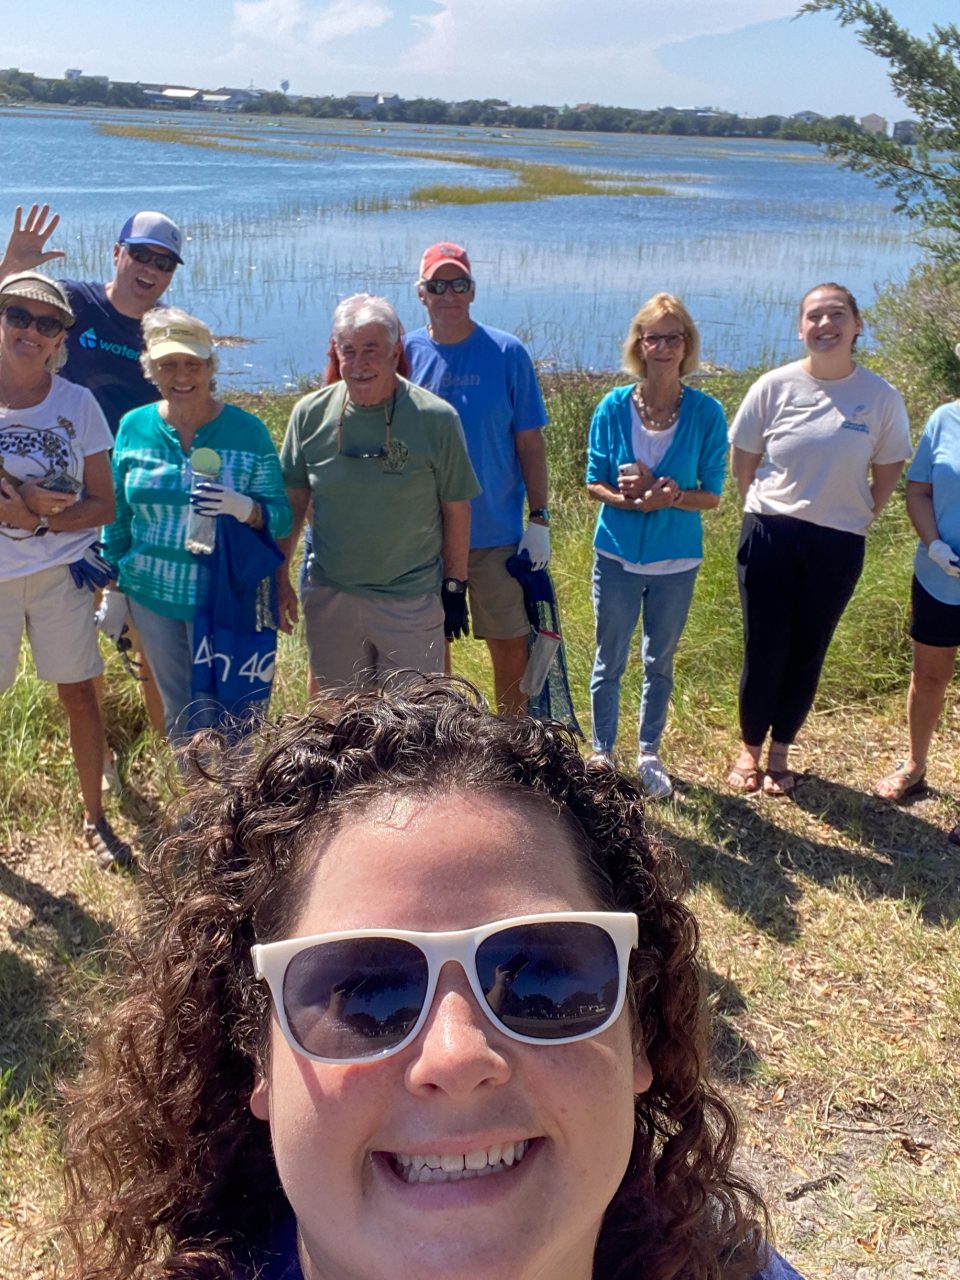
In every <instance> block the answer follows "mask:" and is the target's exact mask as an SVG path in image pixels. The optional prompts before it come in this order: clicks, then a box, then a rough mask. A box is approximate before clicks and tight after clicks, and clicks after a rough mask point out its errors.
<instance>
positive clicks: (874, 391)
mask: <svg viewBox="0 0 960 1280" xmlns="http://www.w3.org/2000/svg"><path fill="white" fill-rule="evenodd" d="M862 332H863V321H862V320H861V318H860V311H859V309H858V307H857V302H856V299H855V298H854V296H853V294H852V293H851V292H850V290H849V289H846V288H844V287H843V286H842V285H839V284H834V283H829V284H819V285H816V286H815V287H814V288H813V289H811V290H810V291H809V292H808V293H806V294H805V295H804V297H803V300H802V301H801V303H800V331H799V335H798V336H799V338H800V341H801V342H803V344H804V346H805V347H806V349H807V354H806V356H805V357H804V358H803V359H802V360H798V361H795V362H794V363H792V364H788V365H784V366H783V368H780V369H773V370H772V371H771V372H770V373H766V374H764V375H763V377H762V378H759V379H758V380H757V381H756V382H755V383H754V384H753V386H752V387H751V388H750V390H749V391H748V392H747V394H746V396H745V398H744V401H743V404H741V406H740V408H739V410H738V411H737V415H736V417H735V418H734V420H733V425H732V426H731V428H730V443H731V445H732V446H733V458H732V470H733V475H734V478H735V480H736V482H737V488H738V490H739V492H740V495H741V497H743V498H745V499H746V502H745V510H744V517H743V527H742V529H741V534H740V546H739V549H738V551H737V577H738V580H739V584H740V602H741V606H742V609H743V632H744V660H743V671H742V674H741V677H740V732H741V737H742V745H741V749H740V754H739V755H738V756H737V758H736V760H735V761H734V763H733V765H732V767H731V769H730V773H729V776H728V778H727V785H728V786H729V787H731V788H732V789H733V790H735V791H745V792H753V791H759V790H760V789H761V788H762V790H763V792H764V794H765V795H769V796H786V795H790V794H791V793H792V792H793V790H794V788H795V786H796V777H795V775H794V772H793V770H792V769H791V767H790V760H789V751H790V747H791V745H792V744H793V742H794V739H795V738H796V736H797V734H798V733H799V731H800V729H801V728H802V726H803V723H804V721H805V720H806V718H807V715H808V714H809V712H810V708H811V707H812V706H813V700H814V697H815V696H816V692H817V684H818V683H819V680H820V672H821V670H822V668H823V663H824V659H825V658H826V655H827V649H828V647H829V645H830V640H831V639H832V637H833V633H834V630H835V628H836V626H837V623H838V622H839V621H840V617H841V615H842V614H843V611H844V609H845V608H846V606H847V603H848V601H849V600H850V597H851V596H852V595H853V591H854V588H855V587H856V585H857V581H858V580H859V577H860V574H861V571H862V569H863V559H864V551H865V545H866V533H867V529H868V528H869V527H870V525H871V524H872V523H873V521H874V520H875V519H876V518H877V516H878V515H879V514H880V512H881V511H882V510H883V508H884V506H885V505H886V503H887V502H888V500H889V498H890V495H891V494H892V493H893V491H894V489H895V488H896V485H897V481H898V480H899V478H900V473H901V472H902V471H903V466H904V463H905V462H906V460H907V459H908V458H909V457H910V454H911V445H910V428H909V423H908V421H907V411H906V407H905V406H904V403H903V397H902V396H901V395H900V393H899V391H896V390H895V389H894V388H893V387H891V386H890V384H889V383H888V382H886V381H884V379H883V378H881V377H880V376H879V375H878V374H876V373H872V372H871V371H870V370H869V369H864V368H863V366H862V365H858V364H857V362H856V361H855V360H854V350H855V347H856V344H857V339H858V338H859V336H860V334H861V333H862ZM768 734H769V735H770V745H769V748H768V751H767V761H766V770H765V772H763V773H762V772H761V768H760V756H761V753H762V751H763V746H764V742H765V741H766V739H767V735H768Z"/></svg>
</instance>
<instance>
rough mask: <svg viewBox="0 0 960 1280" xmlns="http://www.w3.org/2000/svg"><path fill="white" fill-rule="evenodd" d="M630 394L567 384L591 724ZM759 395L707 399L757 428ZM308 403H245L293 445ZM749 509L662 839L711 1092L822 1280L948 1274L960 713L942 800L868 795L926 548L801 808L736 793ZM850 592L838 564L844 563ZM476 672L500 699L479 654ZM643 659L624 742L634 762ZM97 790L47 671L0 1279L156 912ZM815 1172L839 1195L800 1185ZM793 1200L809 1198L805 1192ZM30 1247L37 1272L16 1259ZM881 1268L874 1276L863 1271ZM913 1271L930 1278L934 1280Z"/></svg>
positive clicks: (7, 714) (873, 553) (19, 747)
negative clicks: (101, 845) (291, 433)
mask: <svg viewBox="0 0 960 1280" xmlns="http://www.w3.org/2000/svg"><path fill="white" fill-rule="evenodd" d="M615 380H616V379H615V378H614V376H613V375H611V376H610V377H601V376H597V375H591V376H589V377H587V376H583V377H580V376H577V375H564V376H562V377H555V378H548V379H546V385H547V388H548V392H549V395H548V402H549V409H550V416H551V427H550V430H549V433H548V441H549V454H550V465H551V474H552V481H553V490H554V495H553V500H552V502H551V506H552V508H553V510H554V512H555V518H554V534H553V537H554V548H555V554H554V560H553V565H552V569H553V575H554V580H555V582H556V585H557V590H558V594H559V598H560V603H561V607H562V611H563V620H564V630H565V636H566V642H567V652H568V659H569V665H570V670H571V674H572V682H573V692H574V699H575V703H576V706H577V709H578V712H579V715H580V718H581V721H582V722H583V724H584V726H585V727H586V726H587V725H588V720H589V714H588V712H589V700H588V694H587V684H588V680H589V673H590V666H591V662H592V658H593V621H592V612H591V605H590V590H589V584H590V567H591V559H592V552H591V532H592V525H593V520H594V518H595V515H596V508H595V507H594V506H593V504H591V503H590V502H589V500H588V499H587V498H586V496H585V492H584V489H583V485H582V475H583V459H584V453H585V446H586V438H587V429H588V425H589V420H590V414H591V412H592V409H593V407H594V405H595V404H596V402H597V400H598V399H599V398H600V395H601V394H602V393H603V391H604V390H605V389H606V387H607V386H609V385H612V384H613V382H614V381H615ZM749 380H750V379H749V377H748V376H746V375H743V376H733V375H728V376H724V377H718V378H711V379H708V380H706V381H705V382H704V385H705V386H706V387H707V389H709V390H711V391H712V392H713V393H714V394H716V395H718V397H719V398H720V399H721V400H722V401H723V403H724V404H725V407H726V408H727V411H728V413H729V412H732V410H733V409H734V408H735V407H736V405H737V403H738V401H739V398H740V396H741V394H742V392H743V390H744V389H745V387H746V385H747V383H748V382H749ZM294 399H295V397H293V396H272V395H261V396H248V397H244V398H243V403H244V405H245V407H247V408H250V409H252V410H253V411H254V412H257V413H259V414H260V416H262V417H263V418H264V420H265V421H266V422H267V423H268V425H269V427H270V429H271V431H272V432H273V434H274V436H275V437H276V438H279V437H280V436H281V434H282V432H283V429H284V426H285V424H286V420H287V417H288V416H289V411H290V408H291V406H292V403H293V401H294ZM739 507H740V504H739V503H738V502H737V501H736V499H735V497H734V495H733V494H732V492H729V491H728V492H727V494H726V495H725V497H724V502H723V503H722V505H721V507H720V509H719V510H718V511H716V512H714V513H710V514H709V515H708V517H707V519H706V522H705V524H706V536H705V545H706V559H705V562H704V566H703V569H702V571H701V574H700V577H699V581H698V585H697V591H696V597H695V602H694V607H693V610H692V613H691V617H690V621H689V623H688V625H687V628H686V632H685V635H684V639H683V642H682V644H681V648H680V653H679V655H678V663H677V686H676V691H675V697H674V703H673V713H672V718H671V723H670V725H669V727H668V731H667V736H666V739H665V742H664V755H665V758H666V761H667V763H668V765H669V767H670V768H671V771H672V772H673V773H674V774H675V775H676V776H677V777H678V778H679V780H680V781H679V785H678V788H677V792H676V794H675V797H674V798H673V799H672V800H671V801H669V802H667V803H664V804H661V805H655V806H651V808H650V822H651V825H652V826H653V828H654V829H655V830H656V831H657V832H658V833H659V834H660V835H661V836H662V838H663V839H665V840H667V841H669V842H670V843H671V844H673V845H675V846H676V847H677V848H678V850H679V851H680V853H681V855H682V856H683V858H684V860H685V862H686V864H687V866H688V868H689V872H690V879H691V891H690V896H691V902H692V904H693V906H694V908H695V910H696V912H697V915H698V918H699V920H700V922H701V927H702V931H703V938H704V950H705V959H706V962H707V966H708V976H709V984H710V991H711V1003H712V1007H713V1010H714V1026H715V1050H714V1071H715V1074H716V1076H717V1078H718V1080H719V1082H720V1083H721V1085H722V1086H723V1087H724V1088H725V1090H726V1091H727V1092H728V1093H730V1094H731V1095H732V1096H733V1098H734V1100H735V1102H736V1104H737V1106H738V1107H739V1109H740V1112H741V1114H742V1116H743V1118H744V1152H745V1155H746V1158H747V1161H748V1164H749V1166H750V1168H751V1169H752V1170H753V1171H754V1173H755V1175H756V1177H757V1178H758V1179H759V1180H760V1181H761V1183H762V1184H763V1186H764V1189H765V1192H766V1194H767V1196H768V1198H769V1200H770V1203H771V1205H772V1208H773V1212H774V1221H775V1224H776V1228H777V1235H778V1240H779V1241H780V1243H781V1245H782V1247H783V1249H784V1251H785V1252H786V1253H787V1254H788V1255H789V1256H790V1257H791V1258H792V1259H793V1261H794V1262H795V1264H796V1265H797V1266H798V1268H799V1269H800V1270H801V1271H802V1272H803V1273H804V1274H805V1275H807V1276H808V1277H809V1278H811V1280H812V1278H813V1277H831V1280H853V1277H859V1276H860V1275H861V1274H862V1275H864V1276H868V1275H869V1276H870V1277H871V1278H872V1277H878V1278H881V1280H887V1278H889V1280H902V1277H905V1276H909V1275H914V1274H919V1275H926V1276H934V1275H935V1276H938V1277H940V1276H951V1275H954V1274H955V1271H952V1270H951V1268H952V1267H954V1264H955V1260H956V1239H957V1238H958V1235H960V1213H958V1205H960V1160H958V1152H960V1114H958V1111H960V1102H958V1099H960V1073H958V1069H957V1063H958V1062H960V1031H958V1028H960V930H958V925H957V920H958V918H960V877H958V875H957V866H958V861H960V859H958V857H957V854H956V852H955V851H952V850H951V849H950V847H949V846H948V845H947V844H946V842H945V840H944V836H943V832H944V830H945V828H946V827H948V826H949V825H952V824H953V822H955V821H956V820H957V818H958V816H960V804H958V798H960V753H958V751H957V745H956V744H957V741H958V732H957V731H958V729H960V704H958V700H957V698H956V696H955V694H954V695H952V696H951V698H950V701H949V705H948V708H947V711H946V714H945V718H944V723H943V724H942V726H941V730H940V733H939V735H938V738H937V740H936V743H935V748H934V755H933V758H932V761H931V771H930V778H931V782H932V784H933V787H934V790H933V791H932V792H931V793H930V794H929V795H928V796H927V797H925V798H924V799H922V800H921V801H920V802H919V803H917V804H915V805H912V806H911V807H909V808H906V809H903V810H896V809H893V808H892V807H890V806H888V805H885V804H882V803H880V802H878V801H874V800H872V799H871V798H870V796H869V794H868V792H869V787H870V784H871V782H872V781H873V780H874V779H875V778H876V777H878V776H879V774H880V773H881V772H883V771H885V770H886V769H887V768H888V767H889V766H890V765H891V764H892V763H893V762H894V761H895V760H896V759H897V758H899V755H900V754H901V753H902V750H903V747H904V744H905V737H906V731H905V724H904V692H905V687H906V681H907V677H908V672H909V650H908V642H907V639H906V633H905V617H906V600H907V594H908V588H909V580H910V560H911V556H912V549H913V536H912V534H911V532H910V529H909V526H908V524H907V521H906V517H905V515H904V510H903V501H902V494H898V495H897V496H895V497H894V499H893V501H892V502H891V504H890V507H889V509H888V511H887V512H885V513H884V515H883V517H882V519H881V520H880V522H879V523H878V526H877V528H875V529H874V530H872V531H871V534H870V538H869V544H868V554H867V565H866V570H865V572H864V576H863V579H862V581H861V583H860V585H859V587H858V590H857V593H856V595H855V597H854V600H853V602H852V603H851V605H850V608H849V609H848V610H847V613H846V615H845V617H844V619H843V621H842V623H841V625H840V628H839V629H838V632H837V636H836V638H835V641H834V644H833V646H832V648H831V652H830V655H829V658H828V661H827V666H826V669H825V672H824V678H823V682H822V686H821V694H820V698H819V700H818V706H817V710H816V711H815V713H814V715H813V716H812V718H811V720H810V722H809V723H808V725H807V727H806V729H805V731H804V734H803V736H802V739H801V742H800V746H799V751H798V760H799V763H800V765H801V767H802V768H804V769H805V770H806V771H807V777H806V779H805V780H804V781H803V782H802V784H801V787H800V789H799V792H798V796H797V801H796V803H789V802H781V803H776V802H770V801H766V800H763V799H761V798H759V797H753V798H747V797H743V796H738V795H731V794H730V793H728V792H727V791H726V789H725V787H724V785H723V779H724V776H725V773H726V767H727V764H728V762H729V760H730V758H731V755H732V753H733V751H734V750H735V747H736V729H735V725H736V686H737V678H738V674H739V662H740V654H741V638H740V616H739V609H738V605H737V598H736V582H735V576H734V571H733V563H734V560H733V557H734V549H735V546H736V538H737V528H738V525H739V519H740V517H739ZM825 571H828V567H827V568H826V569H825ZM454 665H455V669H456V670H457V671H458V672H460V673H462V674H464V675H467V676H468V677H469V678H470V679H472V680H473V681H474V682H475V683H477V684H478V685H479V686H480V687H481V688H482V689H484V690H485V691H486V692H487V693H488V694H489V693H490V691H491V680H490V670H489V664H488V662H487V659H486V655H485V651H484V648H483V646H482V645H480V644H478V643H474V642H461V643H458V644H457V645H456V646H455V647H454ZM305 688H306V663H305V658H304V649H303V641H302V636H300V635H295V636H294V637H292V638H291V639H287V638H283V640H282V643H281V652H280V660H279V663H278V677H277V687H276V693H275V702H274V706H275V708H276V709H278V710H286V709H295V708H299V707H302V706H303V701H304V693H305ZM106 691H107V692H106V702H105V707H106V718H107V723H108V731H109V734H110V737H111V739H112V740H113V742H114V743H115V745H116V746H117V748H118V750H119V754H120V758H121V765H122V767H123V769H124V771H125V773H126V775H127V777H128V778H129V780H130V783H131V787H130V795H129V796H128V799H127V801H126V802H125V805H124V806H123V807H121V808H120V809H119V810H115V812H116V813H117V814H118V822H119V824H120V825H121V827H122V829H123V830H124V831H125V832H126V833H127V834H128V835H129V836H130V837H131V838H133V839H134V840H136V841H138V842H140V843H146V842H149V840H150V839H151V838H152V837H153V832H154V830H155V826H156V822H157V818H158V813H159V812H161V811H162V809H163V807H164V805H165V803H166V800H167V797H168V796H169V782H168V778H167V774H166V758H165V754H164V751H163V748H162V747H161V746H160V744H158V743H157V742H156V741H155V740H154V739H152V738H151V737H150V736H149V735H148V733H147V731H146V728H145V722H144V717H143V713H142V711H141V709H140V707H139V701H138V697H137V691H136V688H135V686H134V684H133V682H132V681H131V680H130V679H129V678H128V677H127V676H125V675H124V674H123V672H122V670H121V669H120V667H119V665H118V663H117V662H115V661H114V660H112V659H111V661H110V663H109V671H108V677H107V682H106ZM638 698H639V671H638V664H637V662H636V660H635V659H634V661H633V662H632V663H631V666H630V668H629V669H628V672H627V676H626V679H625V681H624V687H623V697H622V717H621V726H622V732H621V738H620V747H621V750H622V754H623V758H624V760H625V761H626V762H627V763H629V762H630V761H631V759H632V750H633V743H634V735H635V731H636V708H637V704H638ZM79 817H80V811H79V803H78V800H77V788H76V784H75V780H74V776H73V771H72V767H71V764H70V757H69V751H68V747H67V742H66V737H65V730H64V725H63V719H62V716H61V714H60V711H59V708H58V705H57V701H56V697H55V695H54V694H53V692H52V691H51V690H50V689H49V688H48V687H47V686H43V685H40V684H38V683H37V682H36V680H35V679H34V678H33V676H32V674H31V671H30V668H29V666H28V665H27V664H26V663H25V665H24V667H23V670H22V673H21V677H20V678H19V679H18V681H17V683H16V685H15V686H14V688H13V689H12V690H11V691H10V692H9V693H8V694H6V695H5V696H4V698H3V699H2V700H0V1008H2V1010H3V1017H2V1018H0V1064H2V1067H3V1068H4V1074H3V1076H2V1083H0V1275H3V1276H4V1277H7V1276H10V1277H11V1278H12V1277H19V1278H22V1280H26V1278H27V1277H35V1276H40V1275H42V1274H44V1273H45V1272H46V1270H47V1266H48V1262H49V1260H50V1258H51V1257H52V1256H53V1255H52V1253H51V1246H50V1245H49V1243H48V1242H47V1241H46V1239H45V1237H44V1235H43V1231H42V1227H43V1223H44V1221H45V1218H46V1217H47V1216H48V1214H49V1212H50V1210H51V1208H52V1206H53V1205H54V1204H55V1202H56V1196H57V1163H58V1109H57V1094H56V1088H55V1080H56V1076H57V1075H58V1074H59V1073H63V1072H69V1071H70V1069H71V1068H72V1066H73V1065H74V1063H75V1062H76V1060H77V1052H78V1046H79V1044H80V1043H81V1042H82V1039H83V1036H84V1033H85V1029H86V1027H87V1025H88V1023H89V1021H90V1020H91V1019H92V1018H94V1017H95V1016H96V1012H97V1007H98V980H99V974H100V961H99V960H98V959H97V957H96V954H95V950H96V946H97V944H98V943H99V941H100V940H102V939H103V938H104V937H106V936H108V935H109V933H110V931H111V930H112V929H113V928H114V927H115V925H116V924H117V922H118V921H119V920H120V919H121V918H122V916H123V915H124V913H125V912H128V911H130V910H132V909H133V908H134V907H135V904H136V898H137V891H136V885H135V882H134V881H133V880H132V879H131V878H129V877H127V876H102V875H98V874H97V873H96V872H95V871H94V869H93V868H92V866H91V865H90V864H89V863H88V861H87V860H86V857H85V855H84V853H83V851H82V849H81V848H80V845H79V841H78V839H77V831H78V826H79ZM818 1178H828V1179H830V1181H828V1182H827V1183H825V1184H824V1185H823V1186H822V1187H820V1188H819V1189H815V1190H812V1191H806V1192H805V1191H803V1185H804V1184H806V1183H808V1182H811V1181H813V1180H816V1179H818ZM788 1193H789V1194H790V1195H791V1196H793V1195H794V1194H795V1195H796V1197H797V1198H792V1199H791V1198H788ZM31 1228H37V1229H39V1231H40V1234H39V1235H37V1236H36V1237H32V1236H31V1237H29V1243H28V1247H27V1252H26V1254H25V1255H24V1257H23V1258H22V1259H20V1257H19V1255H18V1254H17V1253H16V1249H15V1245H16V1244H17V1243H18V1242H19V1241H20V1240H21V1239H23V1238H24V1237H25V1233H26V1232H27V1231H28V1230H29V1229H31ZM860 1268H866V1270H864V1271H863V1272H862V1273H861V1271H860V1270H859V1269H860ZM910 1268H915V1270H911V1269H910Z"/></svg>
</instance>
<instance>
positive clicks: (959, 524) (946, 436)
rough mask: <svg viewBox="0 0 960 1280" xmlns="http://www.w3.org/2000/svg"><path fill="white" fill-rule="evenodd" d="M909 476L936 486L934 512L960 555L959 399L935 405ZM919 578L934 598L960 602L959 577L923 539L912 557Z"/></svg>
mask: <svg viewBox="0 0 960 1280" xmlns="http://www.w3.org/2000/svg"><path fill="white" fill-rule="evenodd" d="M907 479H908V480H916V481H917V482H919V483H920V484H929V485H932V486H933V514H934V518H935V519H936V522H937V529H938V530H939V533H940V537H941V539H942V540H943V541H944V542H946V543H947V544H948V546H950V547H951V548H952V549H953V551H954V553H955V554H956V555H960V401H957V400H954V401H951V403H950V404H942V405H941V406H940V408H939V409H934V411H933V413H932V414H931V415H930V418H929V420H928V421H927V425H926V426H925V427H924V429H923V435H922V436H921V437H920V443H919V444H918V445H917V452H916V453H915V454H914V456H913V461H912V462H911V463H910V470H909V471H908V472H907ZM913 571H914V573H915V574H916V575H917V581H918V582H919V583H920V585H921V587H923V589H924V590H925V591H929V592H930V594H931V595H932V596H933V598H934V599H935V600H939V601H941V603H943V604H960V578H951V577H950V575H949V574H948V573H944V571H943V570H942V569H941V568H940V566H939V565H938V564H935V563H934V562H933V561H932V560H931V559H930V556H929V555H928V554H927V549H926V547H925V546H924V545H923V543H922V542H921V543H920V544H919V545H918V546H917V554H916V556H915V557H914V561H913Z"/></svg>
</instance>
